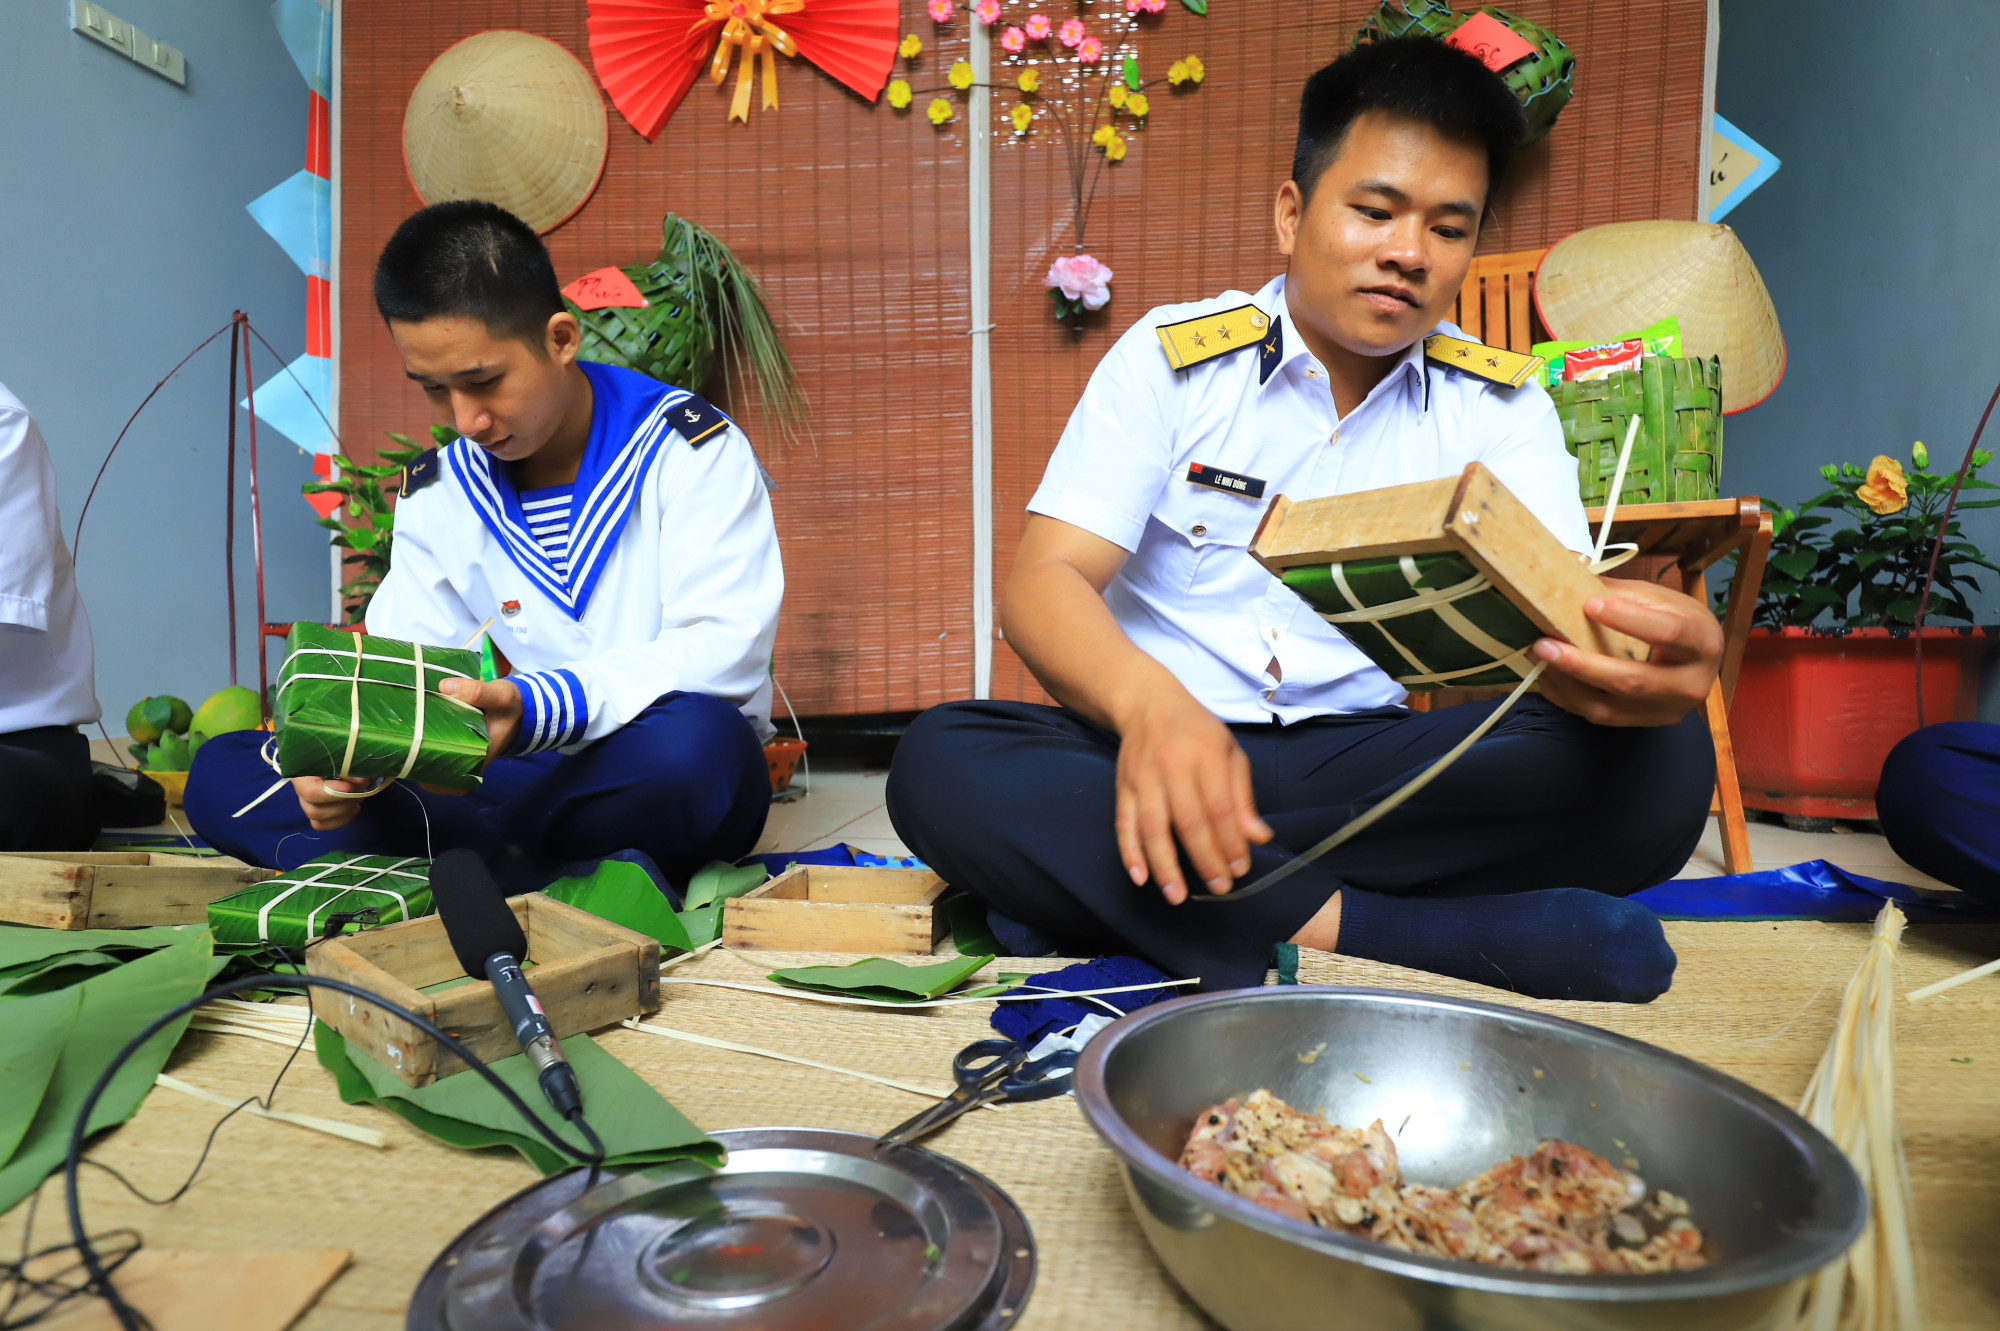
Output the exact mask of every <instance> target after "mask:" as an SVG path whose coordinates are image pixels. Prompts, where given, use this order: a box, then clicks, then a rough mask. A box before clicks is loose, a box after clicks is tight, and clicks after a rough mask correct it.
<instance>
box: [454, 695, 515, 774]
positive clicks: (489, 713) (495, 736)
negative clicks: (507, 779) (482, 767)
mask: <svg viewBox="0 0 2000 1331" xmlns="http://www.w3.org/2000/svg"><path fill="white" fill-rule="evenodd" d="M438 692H440V693H448V694H450V695H451V696H452V697H454V698H457V699H458V700H459V701H461V702H469V703H471V704H472V705H473V706H474V707H477V708H478V709H479V710H480V711H482V712H484V713H486V761H487V762H489V763H490V762H492V761H493V760H494V759H495V758H498V757H499V756H500V755H501V754H503V753H505V752H507V749H508V746H510V745H511V744H513V742H514V732H515V731H517V730H519V729H520V728H521V691H520V690H519V689H517V688H515V687H514V686H513V685H512V684H509V683H508V682H507V681H506V680H504V679H489V680H486V681H484V682H481V681H480V680H476V679H448V680H446V681H445V682H444V683H442V684H440V685H438Z"/></svg>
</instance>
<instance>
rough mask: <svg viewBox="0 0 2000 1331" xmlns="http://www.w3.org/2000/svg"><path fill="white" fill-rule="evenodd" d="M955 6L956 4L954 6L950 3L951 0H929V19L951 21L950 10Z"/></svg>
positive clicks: (938, 21)
mask: <svg viewBox="0 0 2000 1331" xmlns="http://www.w3.org/2000/svg"><path fill="white" fill-rule="evenodd" d="M956 7H957V6H955V5H954V4H953V3H952V0H931V3H930V12H931V21H932V22H933V23H949V22H951V14H952V10H953V9H955V8H956Z"/></svg>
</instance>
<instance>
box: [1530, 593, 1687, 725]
mask: <svg viewBox="0 0 2000 1331" xmlns="http://www.w3.org/2000/svg"><path fill="white" fill-rule="evenodd" d="M1583 611H1584V613H1585V614H1586V615H1589V616H1590V617H1591V618H1592V619H1594V620H1596V621H1597V622H1598V623H1599V624H1602V625H1604V626H1605V627H1606V628H1611V629H1616V630H1618V631H1619V632H1620V633H1623V634H1625V635H1627V636H1628V637H1633V638H1637V639H1638V640H1639V641H1640V642H1643V643H1646V644H1648V645H1649V646H1651V647H1652V649H1653V650H1652V653H1651V655H1650V658H1649V659H1647V660H1644V661H1624V660H1619V659H1618V658H1616V657H1610V656H1602V655H1599V654H1598V653H1596V652H1587V651H1584V650H1582V649H1581V648H1578V647H1575V646H1572V645H1571V644H1569V643H1566V642H1561V641H1558V640H1557V639H1554V638H1544V639H1542V640H1541V641H1540V642H1538V643H1536V644H1535V659H1536V660H1537V661H1546V662H1548V664H1549V668H1548V669H1547V670H1545V671H1543V672H1542V679H1541V693H1542V696H1543V697H1545V698H1547V699H1548V700H1549V701H1550V702H1552V703H1554V704H1556V706H1558V707H1561V708H1562V709H1563V710H1565V711H1568V712H1574V713H1575V714H1576V715H1578V716H1580V717H1582V718H1583V719H1584V720H1586V721H1591V722H1594V723H1596V724H1597V725H1600V726H1668V725H1672V724H1673V723H1674V722H1676V721H1678V720H1680V719H1681V718H1682V717H1683V716H1686V715H1687V714H1688V713H1689V712H1690V711H1692V710H1693V709H1694V708H1696V707H1699V706H1701V703H1702V700H1703V699H1705V698H1706V697H1707V696H1708V691H1709V687H1710V686H1711V685H1713V684H1714V683H1715V676H1716V674H1717V672H1718V671H1720V670H1721V668H1722V626H1721V625H1720V624H1718V623H1716V620H1715V616H1714V615H1712V614H1710V613H1709V612H1708V607H1706V606H1704V605H1703V604H1702V603H1701V602H1699V601H1697V600H1695V599H1694V598H1693V597H1691V596H1685V595H1683V594H1681V593H1680V592H1677V591H1671V590H1669V589H1668V588H1665V587H1662V586H1660V585H1659V584H1657V583H1652V582H1642V581H1640V580H1638V579H1636V578H1612V579H1609V580H1608V581H1607V584H1606V594H1605V595H1603V596H1595V597H1592V598H1591V599H1590V600H1589V601H1587V602H1585V603H1584V607H1583Z"/></svg>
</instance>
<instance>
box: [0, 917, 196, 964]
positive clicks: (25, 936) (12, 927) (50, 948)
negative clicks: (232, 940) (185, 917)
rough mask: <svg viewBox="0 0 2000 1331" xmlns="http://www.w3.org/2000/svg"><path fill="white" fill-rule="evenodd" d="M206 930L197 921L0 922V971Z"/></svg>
mask: <svg viewBox="0 0 2000 1331" xmlns="http://www.w3.org/2000/svg"><path fill="white" fill-rule="evenodd" d="M207 932H208V930H207V929H206V928H205V927H204V926H202V925H199V924H150V925H147V926H146V927H144V928H142V929H32V928H29V927H28V926H27V925H25V924H5V925H0V972H4V971H8V970H11V969H13V968H14V967H16V966H19V965H22V964H23V963H25V962H30V961H40V960H42V959H43V958H44V957H53V956H58V955H60V954H62V953H65V952H95V951H96V950H98V949H99V948H106V947H110V948H124V949H127V950H129V951H132V952H151V951H154V950H156V949H158V948H163V947H171V946H172V945H173V944H175V943H185V942H186V941H187V940H188V939H190V938H193V937H195V936H197V935H199V934H205V933H207Z"/></svg>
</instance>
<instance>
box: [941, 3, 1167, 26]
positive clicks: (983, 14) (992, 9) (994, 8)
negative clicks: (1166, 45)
mask: <svg viewBox="0 0 2000 1331" xmlns="http://www.w3.org/2000/svg"><path fill="white" fill-rule="evenodd" d="M1163 2H1164V0H1163ZM972 12H973V14H974V15H975V16H976V17H977V18H978V19H979V21H980V22H981V23H984V24H986V25H987V26H988V27H991V26H992V25H993V20H995V19H997V18H999V17H1000V0H978V3H977V4H975V5H973V6H972Z"/></svg>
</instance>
